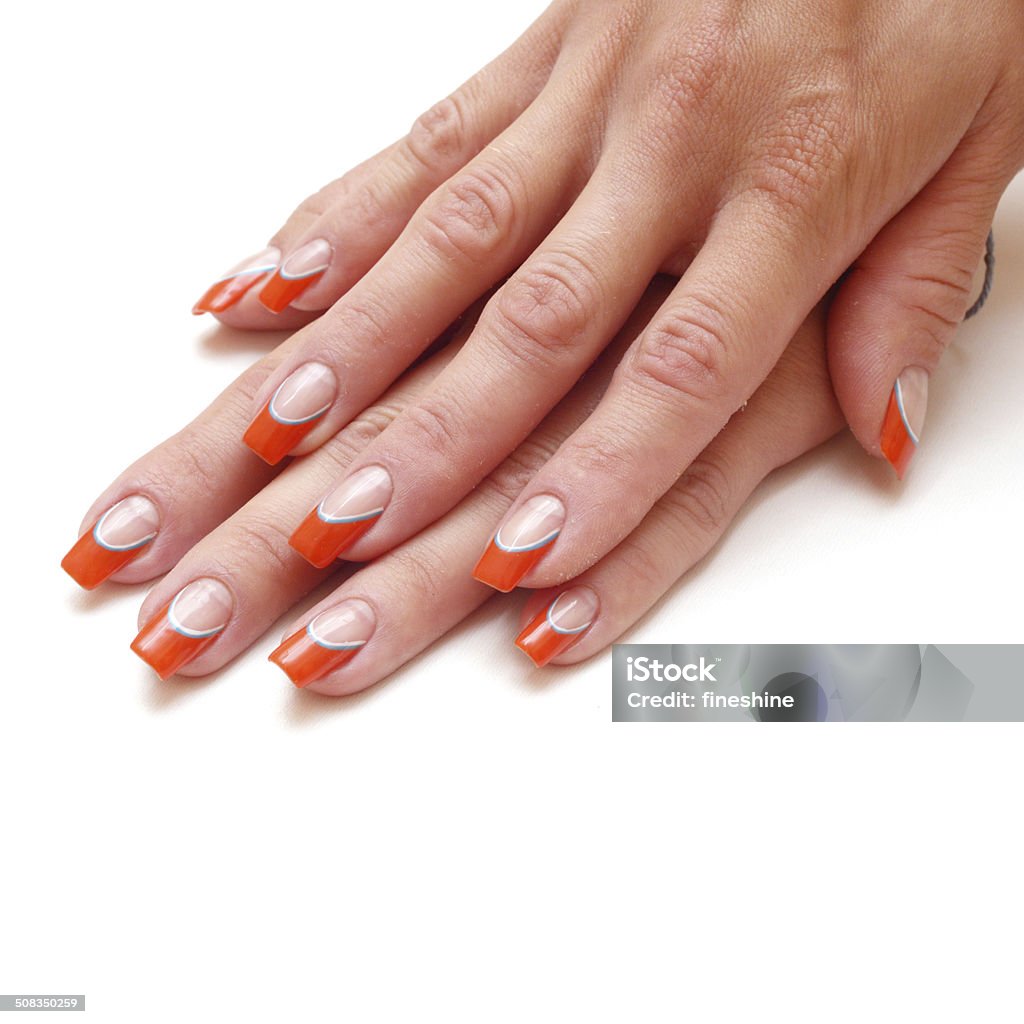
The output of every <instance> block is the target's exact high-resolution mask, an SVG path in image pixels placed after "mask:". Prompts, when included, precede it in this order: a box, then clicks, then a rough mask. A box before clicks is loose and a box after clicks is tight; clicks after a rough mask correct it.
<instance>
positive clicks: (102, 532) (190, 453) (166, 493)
mask: <svg viewBox="0 0 1024 1024" xmlns="http://www.w3.org/2000/svg"><path fill="white" fill-rule="evenodd" d="M468 322H470V323H471V322H472V317H471V316H470V317H469V321H468ZM463 330H464V331H468V326H467V327H465V328H464V329H463ZM294 344H295V341H294V339H290V340H289V341H287V342H285V343H284V344H283V345H281V346H279V347H278V348H277V349H275V350H274V351H273V352H271V353H269V354H268V355H267V356H265V357H264V358H263V359H261V360H260V361H259V362H258V363H256V364H255V365H253V366H252V367H250V368H249V369H248V370H246V371H245V373H243V374H242V375H241V376H240V377H238V378H237V379H236V380H235V381H234V382H233V383H232V384H231V385H229V387H227V388H226V389H225V390H224V392H223V393H222V394H221V395H219V396H218V397H217V398H216V399H215V400H214V401H213V402H212V403H211V404H210V405H209V406H208V407H207V408H206V409H205V410H204V411H203V412H202V413H201V414H200V415H199V416H197V417H196V419H195V420H193V421H192V422H191V423H190V424H189V425H188V426H186V427H185V428H184V429H183V430H181V431H179V432H178V433H177V434H175V435H174V436H173V437H171V438H169V439H168V440H166V441H164V442H163V443H162V444H160V445H158V446H157V447H156V448H154V449H153V450H152V451H150V452H148V453H147V454H146V455H144V456H143V457H142V458H140V459H138V460H136V461H135V462H134V463H133V464H132V465H131V466H129V467H128V468H127V469H126V470H125V471H124V472H123V473H121V474H120V476H118V477H117V479H116V480H114V482H113V483H112V484H110V486H109V487H107V488H106V489H105V490H104V491H103V493H102V494H101V495H100V496H99V497H98V498H97V499H96V500H95V501H94V502H93V504H92V506H91V507H90V508H89V511H88V512H87V513H86V515H85V517H84V519H83V521H82V524H81V526H80V527H79V537H78V540H77V541H76V542H75V544H74V545H73V546H72V548H71V550H70V551H68V553H67V554H66V555H65V556H64V559H63V561H62V562H61V565H62V567H63V568H64V570H65V571H66V572H67V573H68V574H69V575H70V576H71V577H72V579H74V580H75V581H76V582H77V583H78V584H79V585H80V586H82V587H84V588H85V589H87V590H92V589H93V588H95V587H97V586H99V585H100V584H101V583H103V582H104V581H105V580H107V579H111V580H114V581H116V582H120V583H138V582H141V581H143V580H149V579H152V578H153V577H155V576H158V575H160V574H161V573H163V572H166V571H167V570H168V569H169V568H170V567H171V566H172V565H174V564H175V562H177V561H178V559H179V558H180V557H181V556H182V555H183V554H184V553H185V552H186V551H187V550H188V549H189V548H190V547H192V545H193V544H195V543H196V542H197V541H198V540H199V539H200V538H201V537H204V536H205V535H206V534H208V533H209V532H210V531H211V530H213V529H214V528H215V527H216V526H218V525H219V524H220V523H221V522H222V521H223V520H224V519H226V518H227V517H228V516H229V515H230V514H231V513H232V512H234V511H235V510H236V509H238V508H239V507H240V506H241V505H243V504H244V503H245V502H246V501H248V499H249V498H250V497H252V495H253V494H256V493H257V492H258V491H259V490H260V489H261V488H262V487H263V486H264V485H265V484H266V483H267V482H268V481H269V480H270V479H271V478H272V477H273V476H274V475H275V473H276V470H274V469H272V468H271V467H270V466H267V465H266V464H265V463H264V462H262V461H261V460H259V459H257V458H256V457H255V456H254V455H253V454H252V452H250V451H249V450H248V448H246V447H245V445H243V444H242V443H241V442H240V440H239V435H240V433H241V431H242V429H243V428H244V425H245V422H246V419H247V417H248V411H249V409H250V407H251V403H252V401H253V397H254V395H255V394H256V392H257V391H258V390H259V388H260V386H261V385H262V383H263V382H264V381H265V380H266V378H267V375H268V374H270V373H271V372H272V371H273V369H274V367H275V366H276V365H277V364H278V363H279V362H280V360H281V359H282V358H284V357H285V355H286V354H287V352H288V349H289V347H290V346H292V345H294ZM447 358H449V357H446V359H447Z"/></svg>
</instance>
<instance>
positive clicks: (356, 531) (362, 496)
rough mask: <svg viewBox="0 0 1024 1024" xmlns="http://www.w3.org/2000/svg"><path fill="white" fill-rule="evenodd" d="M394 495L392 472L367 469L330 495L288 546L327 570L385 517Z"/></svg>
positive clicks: (380, 467)
mask: <svg viewBox="0 0 1024 1024" xmlns="http://www.w3.org/2000/svg"><path fill="white" fill-rule="evenodd" d="M391 492H392V483H391V475H390V474H389V473H388V471H387V470H386V469H385V468H384V467H383V466H365V467H364V468H363V469H360V470H358V471H357V472H355V473H353V474H352V475H351V476H350V477H348V478H347V479H345V480H343V481H342V482H341V483H340V484H339V485H338V486H337V487H336V488H335V489H334V490H333V491H331V492H330V494H328V495H326V496H325V497H324V499H323V500H322V501H321V502H320V504H319V505H317V507H316V508H315V509H313V511H312V512H310V513H309V515H308V516H306V518H305V519H303V520H302V522H301V523H300V524H299V527H298V529H297V530H296V531H295V532H294V533H293V534H292V535H291V537H290V538H289V540H288V543H289V544H290V545H291V546H292V547H293V548H294V549H295V550H296V551H298V553H299V554H300V555H302V557H303V558H304V559H305V560H306V561H307V562H309V564H310V565H314V566H316V568H318V569H323V568H326V567H327V566H328V565H330V564H331V562H333V561H334V560H335V559H336V558H337V557H338V556H339V555H340V554H341V553H342V552H343V551H345V550H347V549H348V548H350V547H351V546H352V545H353V544H355V542H356V541H357V540H358V539H359V538H360V537H361V536H362V535H363V534H364V533H366V531H367V530H369V529H370V527H371V526H373V524H374V523H375V522H377V520H378V519H379V518H380V517H381V516H382V515H383V514H384V510H385V509H386V508H387V505H388V502H389V501H390V500H391Z"/></svg>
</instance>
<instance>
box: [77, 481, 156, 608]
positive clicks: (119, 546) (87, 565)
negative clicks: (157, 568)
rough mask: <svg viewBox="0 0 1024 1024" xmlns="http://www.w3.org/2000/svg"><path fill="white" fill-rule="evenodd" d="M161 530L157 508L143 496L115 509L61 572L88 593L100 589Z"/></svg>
mask: <svg viewBox="0 0 1024 1024" xmlns="http://www.w3.org/2000/svg"><path fill="white" fill-rule="evenodd" d="M159 527H160V513H159V512H158V511H157V507H156V506H155V505H154V504H153V502H151V501H150V500H149V498H146V497H143V495H141V494H133V495H130V496H129V497H127V498H124V499H123V500H121V501H119V502H118V503H117V504H116V505H112V506H111V507H110V508H109V509H107V511H106V512H104V513H103V515H101V516H100V517H99V519H97V520H96V522H95V523H93V525H92V529H90V530H87V531H86V532H85V533H83V534H82V536H81V537H79V538H78V540H77V541H76V542H75V544H74V546H73V547H72V548H71V550H70V551H69V552H68V553H67V554H66V555H65V556H64V558H63V560H62V561H61V563H60V565H61V568H62V569H63V570H64V571H65V572H66V573H67V574H68V575H69V576H70V577H71V578H72V579H73V580H74V581H75V582H76V583H77V584H78V585H79V586H80V587H84V588H85V589H86V590H92V589H93V588H95V587H98V586H99V585H100V584H101V583H102V582H103V581H104V580H105V579H107V577H108V576H112V575H113V574H114V573H115V572H117V570H118V569H120V568H121V567H122V566H125V565H127V564H128V563H129V562H130V561H131V560H132V559H133V558H138V556H139V555H141V554H142V552H143V551H144V550H145V549H146V548H147V547H148V546H149V545H150V544H151V543H152V542H153V540H154V539H155V537H156V535H157V531H158V530H159Z"/></svg>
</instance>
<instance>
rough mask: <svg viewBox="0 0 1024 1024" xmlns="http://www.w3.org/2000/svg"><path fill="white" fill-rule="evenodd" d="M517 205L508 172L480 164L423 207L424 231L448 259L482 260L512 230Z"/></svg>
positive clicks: (499, 244)
mask: <svg viewBox="0 0 1024 1024" xmlns="http://www.w3.org/2000/svg"><path fill="white" fill-rule="evenodd" d="M515 207H516V203H515V199H514V188H513V185H512V183H511V180H510V176H509V174H508V172H507V171H505V170H503V169H498V168H496V167H488V166H485V165H483V164H478V165H476V166H473V167H468V168H466V169H465V170H463V171H462V172H461V173H460V174H458V175H456V176H455V177H454V178H453V179H452V180H451V181H450V182H448V184H447V185H445V187H444V188H443V189H442V190H441V192H440V193H439V194H438V196H437V197H436V198H435V200H434V201H433V202H432V203H430V205H429V206H428V208H427V209H425V210H424V223H423V230H424V232H425V234H426V236H427V242H428V244H430V245H431V246H432V247H433V248H435V249H437V250H438V251H439V252H440V253H441V255H442V256H444V257H446V258H447V259H456V260H464V261H466V262H469V263H480V262H483V261H485V260H486V259H488V257H490V256H492V255H493V254H494V253H495V252H496V251H497V250H498V249H499V248H500V247H501V244H502V242H503V241H504V239H505V238H506V236H508V235H509V233H510V232H511V230H512V226H513V224H514V223H515V220H516V217H515Z"/></svg>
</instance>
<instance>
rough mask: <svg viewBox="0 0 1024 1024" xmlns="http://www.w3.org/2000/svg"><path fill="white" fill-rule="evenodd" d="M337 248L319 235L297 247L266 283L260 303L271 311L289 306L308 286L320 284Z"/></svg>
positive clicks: (276, 311) (278, 311) (261, 293)
mask: <svg viewBox="0 0 1024 1024" xmlns="http://www.w3.org/2000/svg"><path fill="white" fill-rule="evenodd" d="M332 255H333V250H332V249H331V244H330V242H328V241H327V240H326V239H323V238H316V239H314V240H313V241H312V242H307V243H306V244H305V245H304V246H302V247H301V248H299V249H296V250H295V252H293V253H292V254H291V255H290V256H289V257H288V258H287V259H286V260H285V261H284V263H282V264H281V266H280V268H279V269H278V271H277V273H276V274H275V275H274V276H273V277H272V278H271V279H270V280H269V281H268V282H267V283H266V284H265V285H264V286H263V290H262V291H261V292H260V302H262V303H263V305H264V306H266V307H267V309H269V310H270V312H271V313H280V312H282V311H283V310H285V309H287V308H288V306H290V305H291V304H292V303H293V302H294V301H295V300H296V299H297V298H298V297H299V296H300V295H301V294H302V293H303V292H304V291H305V290H306V289H307V288H309V287H311V286H312V285H314V284H316V282H317V281H319V280H320V278H321V277H322V276H323V274H324V271H325V270H326V269H327V268H328V267H329V266H330V264H331V256H332Z"/></svg>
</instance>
